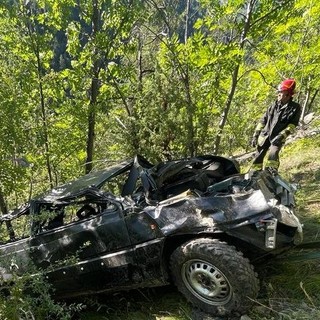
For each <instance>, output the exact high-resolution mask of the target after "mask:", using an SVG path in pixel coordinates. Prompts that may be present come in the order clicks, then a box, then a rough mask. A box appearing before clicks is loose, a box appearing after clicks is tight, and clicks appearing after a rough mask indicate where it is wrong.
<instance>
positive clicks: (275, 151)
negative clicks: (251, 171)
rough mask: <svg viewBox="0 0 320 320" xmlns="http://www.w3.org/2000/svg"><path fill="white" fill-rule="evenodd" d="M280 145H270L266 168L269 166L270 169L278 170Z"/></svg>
mask: <svg viewBox="0 0 320 320" xmlns="http://www.w3.org/2000/svg"><path fill="white" fill-rule="evenodd" d="M281 147H282V146H274V145H271V146H270V150H269V155H268V160H267V161H266V168H271V169H272V170H275V171H278V168H279V165H280V161H279V153H280V150H281Z"/></svg>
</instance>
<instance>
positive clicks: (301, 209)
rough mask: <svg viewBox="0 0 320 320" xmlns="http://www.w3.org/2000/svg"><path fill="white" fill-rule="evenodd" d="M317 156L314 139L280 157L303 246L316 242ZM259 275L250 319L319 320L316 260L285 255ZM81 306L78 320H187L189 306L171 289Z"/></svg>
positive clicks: (319, 228) (319, 141)
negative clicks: (293, 190)
mask: <svg viewBox="0 0 320 320" xmlns="http://www.w3.org/2000/svg"><path fill="white" fill-rule="evenodd" d="M319 154H320V137H319V136H314V137H312V138H302V139H300V140H298V141H295V142H294V143H292V144H290V145H288V146H285V148H284V149H283V151H282V153H281V165H280V170H279V171H280V174H281V175H282V176H284V177H285V178H286V179H287V180H289V181H290V182H292V183H295V184H297V185H298V190H297V193H296V201H297V213H298V215H299V217H300V219H301V221H302V223H303V224H304V241H306V242H308V241H319V240H320V223H319V222H320V194H319V181H320V157H319ZM319 251H320V250H319ZM305 252H306V251H305V250H301V251H300V252H299V253H303V254H305ZM263 274H264V277H263V279H262V282H261V293H260V296H259V297H258V299H257V300H256V301H255V306H254V307H253V308H252V310H251V311H250V312H249V313H248V315H249V317H250V318H251V319H252V320H304V319H305V320H311V319H312V320H315V319H320V262H319V260H305V259H302V260H301V259H300V260H295V255H294V254H292V255H290V254H289V255H288V256H287V257H286V258H283V259H279V260H275V261H270V263H268V264H267V265H266V266H265V267H264V270H263ZM85 304H86V305H87V310H86V311H85V312H82V313H81V315H80V316H79V320H95V319H99V320H190V319H192V318H191V307H190V305H189V304H188V303H187V302H186V301H185V299H184V298H183V297H182V296H181V295H180V294H179V293H178V292H177V291H176V289H175V288H174V287H165V288H157V289H148V290H139V291H132V292H128V293H121V294H116V295H111V296H110V295H109V296H99V297H96V298H95V300H86V301H85Z"/></svg>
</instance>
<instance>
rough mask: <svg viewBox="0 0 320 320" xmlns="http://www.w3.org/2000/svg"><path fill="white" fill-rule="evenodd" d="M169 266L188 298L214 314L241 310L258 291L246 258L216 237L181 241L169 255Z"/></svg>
mask: <svg viewBox="0 0 320 320" xmlns="http://www.w3.org/2000/svg"><path fill="white" fill-rule="evenodd" d="M170 269H171V273H172V277H173V281H174V283H175V285H176V286H177V288H178V290H179V291H180V292H181V293H182V294H183V295H184V296H185V297H186V298H187V300H189V301H190V302H191V303H192V304H193V305H194V306H195V307H198V308H200V309H201V310H203V311H204V312H208V313H211V314H214V315H216V316H226V315H231V314H235V313H237V314H243V313H244V312H245V311H246V310H248V308H249V307H250V306H251V304H252V300H250V298H251V299H254V298H256V296H257V294H258V291H259V281H258V278H257V275H256V273H255V272H254V270H253V266H252V265H251V264H250V262H249V260H248V259H246V258H244V257H243V255H242V253H241V252H239V251H237V250H236V249H235V248H234V247H232V246H229V245H228V244H227V243H225V242H220V241H219V240H216V239H210V238H200V239H195V240H192V241H189V242H187V243H185V244H183V245H181V246H180V247H178V248H177V249H176V250H175V251H174V252H173V254H172V255H171V259H170Z"/></svg>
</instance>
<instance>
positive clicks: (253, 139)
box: [251, 131, 260, 148]
mask: <svg viewBox="0 0 320 320" xmlns="http://www.w3.org/2000/svg"><path fill="white" fill-rule="evenodd" d="M259 134H260V131H256V132H255V133H254V135H253V137H252V140H251V146H252V147H253V148H255V147H256V146H257V144H258V138H259Z"/></svg>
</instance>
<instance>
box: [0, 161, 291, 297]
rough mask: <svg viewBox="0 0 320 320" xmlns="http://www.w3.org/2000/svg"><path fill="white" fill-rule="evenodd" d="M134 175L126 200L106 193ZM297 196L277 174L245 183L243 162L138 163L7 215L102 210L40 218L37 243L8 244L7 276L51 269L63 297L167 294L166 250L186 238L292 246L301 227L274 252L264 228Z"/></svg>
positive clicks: (33, 236) (255, 247) (287, 231)
mask: <svg viewBox="0 0 320 320" xmlns="http://www.w3.org/2000/svg"><path fill="white" fill-rule="evenodd" d="M126 172H127V173H128V178H127V180H126V182H125V183H124V185H123V188H122V193H121V195H120V196H118V197H116V196H115V195H113V194H111V193H109V192H105V191H102V190H101V189H100V188H101V187H102V186H103V185H104V184H105V183H106V182H107V181H109V180H111V179H112V178H114V177H117V176H118V175H120V174H122V173H126ZM277 179H280V178H277ZM140 182H141V183H140ZM279 185H281V187H280V189H279ZM288 186H289V185H288ZM137 187H138V189H137ZM281 188H282V189H281ZM279 190H280V191H279ZM291 191H292V190H291V189H290V188H289V187H287V184H286V183H282V180H279V181H278V182H277V181H276V179H275V178H274V177H272V176H271V175H270V174H269V173H265V172H262V173H261V174H259V175H258V176H257V177H249V178H246V177H245V176H244V175H241V174H240V173H239V169H238V167H237V165H236V163H235V162H234V161H232V160H230V159H226V158H223V157H218V156H201V157H195V158H192V159H181V160H176V161H172V162H166V163H160V164H158V165H156V166H153V165H151V164H150V163H149V162H148V161H147V160H145V159H144V158H142V157H140V156H137V157H135V158H134V159H132V160H129V161H124V162H121V163H120V164H117V165H115V166H112V167H111V168H107V169H105V170H101V171H98V172H93V173H91V174H88V175H86V176H84V177H81V178H79V179H77V180H75V181H73V182H70V183H67V184H65V185H62V186H60V187H58V188H55V189H53V190H51V191H49V192H48V193H46V194H44V195H42V196H39V197H37V198H35V199H33V200H31V201H30V203H29V204H28V205H26V206H24V207H23V208H22V209H20V210H15V211H13V212H11V213H9V215H8V216H5V217H2V219H1V221H8V220H10V219H14V218H18V217H19V216H20V215H23V214H30V216H31V217H37V215H38V214H39V213H40V212H41V208H43V207H48V206H49V207H50V206H51V207H52V208H55V207H56V206H60V207H61V206H62V207H63V206H66V205H68V204H70V203H73V202H77V200H78V199H79V198H83V197H85V198H86V201H87V202H88V203H89V202H95V203H98V204H99V206H101V208H102V207H103V209H101V212H99V213H98V214H96V215H93V216H90V217H87V218H85V219H83V220H80V221H75V222H72V223H70V224H67V225H62V226H59V227H56V228H54V229H51V230H43V229H41V226H40V223H39V220H38V219H33V222H32V225H31V233H30V237H28V238H26V239H22V240H17V241H14V242H11V243H7V244H3V245H1V246H0V253H1V256H2V258H0V259H1V260H0V261H1V264H2V269H3V270H4V272H5V273H10V272H12V269H13V268H12V266H13V265H14V266H15V272H17V273H18V274H23V273H24V272H26V271H27V270H28V268H29V266H30V263H32V264H34V265H35V266H36V267H38V268H39V267H40V268H42V269H44V270H45V272H46V275H47V278H48V280H49V281H50V282H51V283H53V285H54V287H55V289H56V295H57V296H59V297H70V296H75V295H83V294H90V293H94V292H103V291H110V290H121V289H129V288H130V289H132V288H137V287H146V286H160V285H163V284H167V283H169V281H170V276H169V273H168V261H167V256H165V255H164V252H166V251H167V250H168V249H167V248H166V246H170V247H172V248H174V246H175V245H177V244H179V241H178V240H177V239H179V237H181V236H182V237H186V238H192V237H197V236H198V235H200V234H206V235H207V236H211V237H217V238H218V237H220V236H221V235H224V237H226V236H227V237H229V238H230V239H231V240H232V241H233V244H234V243H235V244H237V239H238V240H239V247H240V249H241V245H243V244H246V251H248V250H249V251H250V247H252V252H254V253H255V254H256V253H257V252H260V254H261V255H265V254H266V253H270V252H271V253H272V252H273V251H274V252H276V251H277V250H278V249H279V248H280V249H282V248H286V247H288V246H290V245H291V244H292V242H293V236H294V234H295V231H296V230H297V226H296V225H294V224H293V225H292V226H286V228H283V229H281V228H279V231H278V232H277V238H278V242H277V247H276V248H275V249H277V250H274V249H270V248H266V247H265V230H264V229H263V228H264V227H263V223H264V221H265V220H268V219H270V218H273V217H275V216H277V215H278V212H277V208H274V207H273V208H272V207H271V206H270V204H269V203H268V201H269V200H270V198H272V197H278V198H279V199H282V201H286V202H287V203H285V204H286V205H290V206H291V205H292V203H291V202H292V197H291V196H288V194H291V193H292V192H291ZM277 193H278V194H277ZM278 218H279V217H278ZM279 224H280V225H281V219H280V223H279ZM281 230H282V231H283V232H281ZM170 250H171V249H170ZM170 250H169V251H170ZM72 257H76V260H74V259H72ZM2 261H6V263H2ZM61 261H64V264H62V265H61V264H60V262H61Z"/></svg>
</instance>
